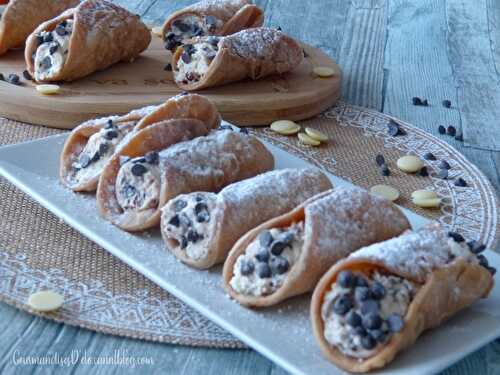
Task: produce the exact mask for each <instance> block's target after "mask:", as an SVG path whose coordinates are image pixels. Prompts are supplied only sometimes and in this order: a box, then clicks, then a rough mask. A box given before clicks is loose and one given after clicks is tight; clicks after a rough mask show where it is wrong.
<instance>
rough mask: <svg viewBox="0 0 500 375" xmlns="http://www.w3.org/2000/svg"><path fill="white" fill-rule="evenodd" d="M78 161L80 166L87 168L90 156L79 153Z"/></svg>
mask: <svg viewBox="0 0 500 375" xmlns="http://www.w3.org/2000/svg"><path fill="white" fill-rule="evenodd" d="M78 163H79V164H80V167H81V168H87V167H88V166H89V164H90V156H89V155H88V154H81V155H80V158H79V159H78Z"/></svg>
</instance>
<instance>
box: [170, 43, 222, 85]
mask: <svg viewBox="0 0 500 375" xmlns="http://www.w3.org/2000/svg"><path fill="white" fill-rule="evenodd" d="M218 41H219V39H218V38H215V37H212V38H211V39H210V40H206V41H203V42H199V43H195V44H186V45H185V46H183V47H182V48H183V52H182V55H181V57H180V59H179V60H178V61H177V64H176V67H175V70H174V75H175V80H176V81H178V82H182V83H184V84H188V83H191V82H198V81H200V80H201V79H202V78H203V77H204V76H205V74H206V73H207V71H208V68H209V67H210V64H211V63H212V61H213V59H214V58H215V56H216V55H217V51H218V44H217V43H218Z"/></svg>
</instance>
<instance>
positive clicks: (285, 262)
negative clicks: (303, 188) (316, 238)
mask: <svg viewBox="0 0 500 375" xmlns="http://www.w3.org/2000/svg"><path fill="white" fill-rule="evenodd" d="M303 245H304V223H303V222H298V223H294V224H292V225H291V226H289V227H285V228H272V229H270V230H265V231H263V232H262V233H261V234H260V235H259V236H258V237H257V239H255V240H254V241H253V242H251V243H250V244H249V245H248V247H247V249H246V251H245V252H244V253H243V254H242V255H240V256H239V257H238V258H237V260H236V262H235V264H234V269H233V277H232V278H231V281H230V285H231V287H232V288H233V290H235V291H236V292H238V293H239V294H243V295H249V296H266V295H269V294H272V293H274V292H276V291H277V290H278V289H279V288H280V287H281V286H282V285H283V284H284V282H285V280H286V278H287V276H288V274H289V272H290V270H291V269H292V267H293V266H294V264H295V263H297V261H298V259H299V257H300V255H301V253H302V247H303Z"/></svg>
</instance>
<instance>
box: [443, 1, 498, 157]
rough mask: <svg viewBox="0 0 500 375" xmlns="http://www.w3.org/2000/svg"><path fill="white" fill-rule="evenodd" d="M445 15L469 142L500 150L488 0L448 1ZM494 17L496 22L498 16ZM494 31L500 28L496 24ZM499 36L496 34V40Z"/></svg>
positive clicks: (452, 62) (496, 89)
mask: <svg viewBox="0 0 500 375" xmlns="http://www.w3.org/2000/svg"><path fill="white" fill-rule="evenodd" d="M495 8H496V10H498V6H496V7H492V8H491V10H495ZM493 13H495V12H494V11H493ZM445 16H446V21H447V30H448V36H447V37H448V53H449V60H450V63H451V66H452V69H453V75H454V78H455V81H456V85H457V100H458V104H459V105H460V110H461V114H462V127H463V132H464V139H465V143H466V144H467V145H470V146H475V147H479V148H483V149H487V150H496V151H500V143H499V142H498V135H499V134H500V122H499V121H498V119H499V118H500V106H499V105H498V103H500V76H499V75H498V73H497V70H496V66H495V60H494V59H493V56H494V55H495V54H493V53H492V49H491V48H492V41H491V40H490V28H489V25H490V24H489V20H488V9H487V3H486V1H463V0H450V1H447V2H446V12H445ZM490 21H493V23H494V22H496V18H495V17H493V18H490ZM492 31H496V32H498V31H499V30H498V28H496V26H494V30H492ZM499 38H500V37H498V36H497V37H495V43H497V42H498V39H499ZM497 56H498V55H497ZM497 63H498V61H497Z"/></svg>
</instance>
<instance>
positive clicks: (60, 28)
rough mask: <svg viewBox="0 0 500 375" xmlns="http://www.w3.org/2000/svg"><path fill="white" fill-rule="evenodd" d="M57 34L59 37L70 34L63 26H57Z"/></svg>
mask: <svg viewBox="0 0 500 375" xmlns="http://www.w3.org/2000/svg"><path fill="white" fill-rule="evenodd" d="M55 32H56V34H57V35H59V36H64V35H66V34H68V32H67V31H66V27H65V26H64V25H61V24H59V25H57V26H56V30H55Z"/></svg>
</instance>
